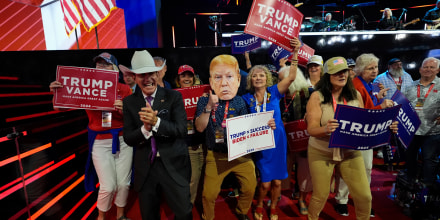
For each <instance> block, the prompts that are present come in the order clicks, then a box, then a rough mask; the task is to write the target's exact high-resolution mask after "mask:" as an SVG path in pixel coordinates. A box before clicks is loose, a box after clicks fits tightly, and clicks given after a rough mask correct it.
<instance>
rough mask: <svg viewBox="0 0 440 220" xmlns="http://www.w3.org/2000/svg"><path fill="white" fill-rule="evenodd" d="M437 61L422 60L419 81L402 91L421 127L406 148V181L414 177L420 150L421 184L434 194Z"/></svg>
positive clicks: (439, 142)
mask: <svg viewBox="0 0 440 220" xmlns="http://www.w3.org/2000/svg"><path fill="white" fill-rule="evenodd" d="M439 65H440V60H438V59H437V58H434V57H428V58H426V59H425V60H423V63H422V66H421V67H420V69H419V72H420V79H419V80H416V81H414V82H413V83H412V85H411V86H409V87H408V88H406V89H405V90H404V91H403V94H404V95H405V96H406V98H407V99H408V100H409V101H410V102H411V104H412V106H413V107H414V109H415V110H416V112H417V115H418V116H419V118H420V121H421V124H420V127H419V128H418V129H417V131H416V134H415V135H414V138H413V140H412V141H411V144H410V145H409V147H408V149H407V154H406V156H407V157H406V159H407V160H406V167H407V170H408V178H409V179H410V180H412V181H414V180H416V179H417V178H418V177H417V169H418V168H417V167H418V166H417V156H418V152H419V149H420V148H421V149H422V157H423V159H422V161H423V169H422V177H423V178H422V182H423V183H424V184H425V185H426V186H427V187H428V189H429V190H434V191H436V190H437V191H438V190H440V189H438V188H437V189H436V184H435V182H436V181H437V180H436V179H437V172H436V171H437V168H438V164H439V159H438V157H439V155H440V126H439V124H440V102H439V99H440V92H439V91H440V79H439V78H438V77H437V74H438V73H439V72H440V68H439Z"/></svg>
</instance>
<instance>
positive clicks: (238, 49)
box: [231, 34, 261, 54]
mask: <svg viewBox="0 0 440 220" xmlns="http://www.w3.org/2000/svg"><path fill="white" fill-rule="evenodd" d="M231 41H232V54H243V53H244V52H246V51H251V50H254V49H257V48H260V47H261V38H259V37H255V36H252V35H250V34H241V35H236V36H232V37H231Z"/></svg>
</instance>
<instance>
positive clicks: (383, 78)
mask: <svg viewBox="0 0 440 220" xmlns="http://www.w3.org/2000/svg"><path fill="white" fill-rule="evenodd" d="M400 81H401V84H400V87H401V88H400V91H403V90H405V89H406V88H407V87H408V86H410V85H411V84H412V82H413V79H412V78H411V76H410V75H409V74H408V73H407V72H403V75H402V76H401V77H400ZM374 83H382V85H383V86H384V87H385V88H387V89H390V90H388V91H387V95H386V96H385V97H384V99H391V97H392V96H393V95H394V93H395V92H396V90H397V84H396V81H395V80H394V79H393V77H392V76H391V74H390V73H389V72H388V70H387V71H386V72H384V73H381V74H379V75H378V76H377V77H376V79H374Z"/></svg>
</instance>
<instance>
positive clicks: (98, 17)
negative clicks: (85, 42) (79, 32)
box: [61, 0, 116, 34]
mask: <svg viewBox="0 0 440 220" xmlns="http://www.w3.org/2000/svg"><path fill="white" fill-rule="evenodd" d="M115 1H116V0H61V6H62V7H63V13H64V21H65V23H66V31H67V33H68V34H70V33H71V32H72V31H73V30H74V29H75V27H76V25H77V24H78V23H79V22H82V23H83V25H84V27H85V29H86V30H87V31H91V30H92V29H93V28H94V27H96V26H98V24H99V23H101V22H102V21H104V20H105V18H107V16H109V15H110V11H111V10H113V9H115V8H116V2H115ZM72 15H74V18H73V19H71V18H72ZM73 24H74V25H73Z"/></svg>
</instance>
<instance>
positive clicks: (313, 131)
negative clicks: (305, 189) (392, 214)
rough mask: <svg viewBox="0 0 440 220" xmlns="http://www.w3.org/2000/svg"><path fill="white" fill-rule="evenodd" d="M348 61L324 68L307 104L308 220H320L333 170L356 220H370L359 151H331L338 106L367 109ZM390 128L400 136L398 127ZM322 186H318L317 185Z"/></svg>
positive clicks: (336, 60)
mask: <svg viewBox="0 0 440 220" xmlns="http://www.w3.org/2000/svg"><path fill="white" fill-rule="evenodd" d="M348 70H349V68H348V66H347V61H346V60H345V58H343V57H333V58H330V59H329V60H327V61H326V62H325V64H324V72H325V74H324V76H323V77H322V78H321V80H320V81H319V82H318V84H317V85H316V92H314V93H312V95H311V96H310V99H309V102H308V103H307V114H306V120H307V131H308V132H309V134H310V139H309V147H308V157H309V166H310V173H311V175H312V182H313V183H314V184H313V194H312V198H311V199H310V204H309V219H318V218H319V214H320V212H321V211H322V209H323V208H324V205H325V203H326V201H327V198H328V195H329V192H330V185H331V178H332V175H333V171H334V169H335V168H336V169H338V170H339V171H340V173H341V176H342V178H343V179H344V181H345V183H346V184H347V186H348V188H349V190H350V192H351V195H352V197H353V201H354V204H355V210H356V219H370V210H371V191H370V186H369V183H368V180H367V175H366V172H365V166H364V162H363V158H362V154H361V152H360V151H356V150H350V149H341V148H328V146H329V139H330V135H331V133H332V132H334V131H335V130H336V128H338V126H339V123H338V122H337V120H336V119H334V113H335V109H336V105H337V104H344V105H349V106H355V107H361V108H363V107H364V104H363V101H362V97H361V95H360V93H359V92H358V91H356V89H355V88H354V87H353V84H352V82H351V80H349V79H350V77H349V76H348ZM390 128H391V129H392V130H393V131H394V132H397V123H393V124H392V125H391V126H390ZM318 183H319V184H318Z"/></svg>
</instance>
